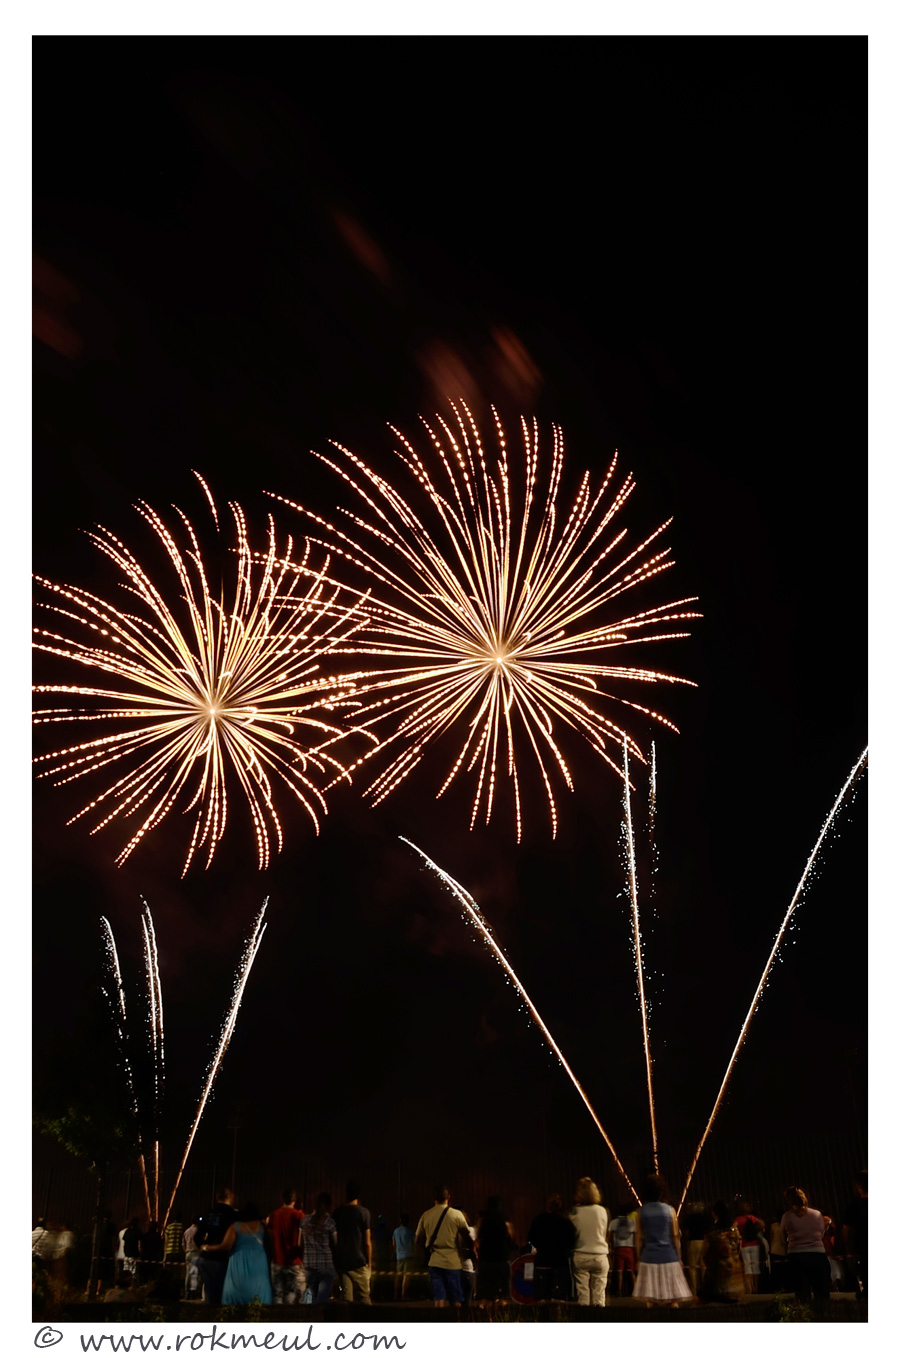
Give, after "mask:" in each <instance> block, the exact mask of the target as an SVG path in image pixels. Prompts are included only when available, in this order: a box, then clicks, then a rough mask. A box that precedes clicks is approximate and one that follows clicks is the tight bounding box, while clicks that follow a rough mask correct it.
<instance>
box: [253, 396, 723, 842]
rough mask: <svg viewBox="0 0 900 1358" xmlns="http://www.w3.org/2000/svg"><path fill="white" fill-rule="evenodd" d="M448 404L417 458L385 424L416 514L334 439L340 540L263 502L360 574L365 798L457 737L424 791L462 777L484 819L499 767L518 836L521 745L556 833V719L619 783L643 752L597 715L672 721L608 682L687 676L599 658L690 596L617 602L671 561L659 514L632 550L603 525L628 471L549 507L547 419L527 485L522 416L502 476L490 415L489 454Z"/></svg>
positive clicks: (390, 786)
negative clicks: (544, 458)
mask: <svg viewBox="0 0 900 1358" xmlns="http://www.w3.org/2000/svg"><path fill="white" fill-rule="evenodd" d="M450 404H451V406H452V409H453V413H454V416H455V417H456V426H454V427H453V428H451V426H450V424H448V423H447V422H446V421H445V420H444V419H443V418H442V417H441V416H438V417H437V423H436V425H435V426H434V427H432V426H431V425H429V424H428V423H427V422H426V421H425V420H423V421H422V423H423V424H424V426H425V429H426V431H427V434H428V438H429V440H430V444H431V451H430V462H428V461H426V460H425V459H424V458H423V457H421V456H420V455H419V453H418V452H417V451H416V449H415V448H414V447H413V446H412V444H411V443H410V442H409V441H408V440H407V439H406V438H405V437H404V436H403V434H401V433H400V431H399V430H397V429H393V427H392V426H391V428H392V429H393V433H394V434H395V435H396V436H397V438H398V439H399V441H400V445H401V446H400V448H398V449H397V453H398V456H399V457H400V460H401V461H402V462H403V463H404V465H405V467H406V468H407V470H408V471H409V472H410V473H411V474H412V477H413V478H414V480H415V482H416V483H417V485H418V493H419V495H420V497H423V498H424V503H425V507H426V516H425V518H420V517H419V514H418V513H417V511H416V510H415V509H414V508H413V507H412V506H411V505H410V503H409V502H408V501H407V500H406V499H405V498H404V497H403V495H401V493H400V492H399V491H398V490H397V489H396V488H395V487H394V486H393V485H391V484H390V482H388V481H387V480H385V479H384V478H383V477H381V476H379V475H378V474H377V473H376V472H374V471H373V470H372V469H371V468H370V467H368V466H367V465H366V463H364V462H363V461H362V460H361V459H360V458H358V457H357V456H356V455H355V454H353V453H352V452H350V450H349V449H347V448H345V447H343V446H342V445H341V444H339V443H333V447H334V448H335V449H336V450H337V453H338V454H339V460H335V459H334V458H332V457H324V456H322V455H320V454H314V456H316V457H318V458H319V460H320V461H321V462H323V463H324V464H325V465H326V466H328V467H329V468H331V470H332V471H334V472H335V473H336V474H337V475H338V476H340V477H341V478H342V480H343V481H344V482H345V483H346V484H347V485H348V486H349V487H350V489H351V491H352V492H353V493H354V495H355V496H358V497H359V500H360V501H361V502H362V505H361V512H359V513H357V512H354V511H353V510H352V509H343V508H342V509H340V511H339V512H340V513H341V514H343V515H344V516H345V518H344V523H345V525H346V528H347V531H344V530H343V529H341V528H339V527H336V526H335V525H334V524H332V523H330V522H328V521H327V520H325V519H323V518H321V517H320V516H319V515H317V514H314V513H312V512H311V511H309V510H307V509H305V508H304V507H303V506H302V505H299V504H297V503H295V502H294V501H291V500H288V499H286V498H285V497H284V496H281V495H273V497H272V498H274V499H276V500H279V501H281V502H282V503H284V504H287V505H290V506H291V507H292V508H294V509H296V510H298V511H299V512H300V513H301V514H303V515H304V516H305V517H306V518H307V519H311V520H313V522H314V523H316V524H317V525H319V528H320V529H321V530H323V534H322V537H321V538H314V539H313V541H317V542H318V543H319V544H320V545H321V546H323V547H325V548H327V550H328V551H330V552H333V553H334V554H336V555H340V556H342V557H344V558H345V559H346V560H347V561H348V562H350V563H352V565H353V566H354V567H355V568H358V569H359V570H360V571H361V572H362V574H363V577H364V578H366V579H367V580H368V581H370V582H373V583H372V590H373V594H374V595H375V596H376V597H373V598H370V599H369V600H368V601H367V602H366V603H365V604H364V605H361V606H362V607H363V608H364V611H365V613H366V616H367V618H368V620H369V626H368V627H367V629H366V631H365V633H363V635H362V636H361V637H360V639H359V641H358V643H357V644H356V645H354V646H353V647H352V648H351V647H348V648H346V650H347V652H348V653H350V654H353V655H357V656H361V657H366V658H368V659H369V660H374V662H375V664H374V667H373V668H372V669H370V670H368V671H367V672H366V673H365V674H364V675H360V676H359V684H358V687H357V689H356V692H355V695H354V696H355V698H357V699H363V701H362V703H361V705H360V707H359V709H358V710H357V711H356V713H355V720H356V721H358V722H359V724H360V725H361V726H362V727H364V728H366V729H368V728H372V727H374V728H378V729H379V730H381V729H382V728H383V727H386V728H387V733H386V734H385V735H383V736H382V739H381V743H380V746H379V747H378V748H381V749H386V750H388V752H389V759H388V762H387V765H386V767H384V768H383V770H382V771H381V772H380V773H379V774H378V775H377V776H375V777H374V779H373V781H372V782H371V783H370V785H369V788H368V792H369V794H370V795H371V796H372V798H373V801H374V803H376V804H377V803H378V802H379V801H381V800H382V799H383V798H384V797H387V796H388V795H389V794H390V793H391V792H392V791H393V790H394V789H395V788H396V787H397V786H398V785H399V784H400V783H401V782H402V781H403V780H404V779H405V778H407V777H408V776H409V774H410V773H411V772H412V770H413V769H414V768H415V767H416V766H417V765H418V764H419V763H420V761H421V760H422V759H423V758H424V757H425V754H426V750H427V747H428V746H429V745H430V744H431V742H433V741H434V740H436V739H437V738H438V737H439V736H440V735H441V734H442V733H444V732H446V731H448V730H449V729H450V728H452V727H456V728H460V729H461V730H462V731H464V732H465V735H464V738H463V741H462V745H461V747H459V749H458V753H457V754H456V756H455V759H454V760H453V762H452V765H451V767H450V769H449V772H448V774H447V776H446V778H445V780H444V782H443V784H442V786H441V787H440V789H439V791H438V794H437V795H438V796H440V795H441V794H442V793H443V792H444V791H446V789H447V788H448V787H449V786H450V784H451V783H452V782H453V781H454V779H455V778H456V777H457V775H459V774H460V773H461V771H463V772H465V773H469V774H471V773H473V771H474V781H475V791H474V797H473V802H472V811H471V825H474V824H475V821H476V819H477V818H478V817H479V815H483V816H484V819H485V822H487V821H489V820H490V818H491V813H492V810H493V807H494V801H495V795H496V793H497V787H498V779H499V777H500V774H501V772H502V770H503V766H504V765H505V772H506V776H507V778H508V780H509V782H510V783H511V784H512V793H513V799H514V803H515V818H516V834H517V838H518V839H519V840H521V836H522V806H521V797H520V786H519V774H518V769H517V762H516V747H517V744H524V746H525V747H526V748H528V749H530V750H531V753H532V755H533V756H534V759H535V761H536V763H537V766H538V769H539V771H540V776H541V778H542V780H543V785H544V791H545V793H546V798H547V804H548V808H549V814H550V822H551V828H552V831H553V834H554V835H555V834H556V827H557V809H556V800H555V796H554V791H553V785H552V783H551V774H554V776H556V775H559V776H561V778H562V781H563V782H564V783H565V785H566V786H567V787H568V788H569V789H571V788H572V787H573V783H572V776H571V774H570V771H569V768H568V765H567V763H566V760H565V757H564V755H563V752H562V749H561V747H560V744H559V735H558V730H555V729H554V723H555V724H556V727H557V728H558V729H559V730H561V731H562V732H563V733H564V734H565V733H567V732H569V731H573V732H576V733H577V734H579V735H580V736H581V737H583V738H584V739H585V740H586V741H587V742H588V744H589V745H590V747H591V748H592V749H593V750H594V751H595V752H596V753H597V754H599V755H600V756H601V758H603V759H604V760H606V762H607V763H608V764H609V766H610V767H611V768H612V769H613V770H614V772H615V773H616V774H617V776H621V769H620V767H619V764H618V761H617V759H616V757H615V756H616V750H617V747H618V745H619V744H620V743H621V742H622V741H625V742H626V743H627V744H628V745H629V747H630V749H631V752H632V755H633V756H634V757H635V758H638V759H641V760H643V759H644V756H643V754H642V753H641V751H640V749H639V748H638V746H637V744H636V742H635V741H634V740H633V739H632V737H631V736H630V735H628V733H627V732H626V731H624V730H623V729H622V728H621V727H620V726H619V725H618V724H617V723H616V722H615V721H614V720H612V718H611V717H610V716H608V715H607V713H606V711H605V710H604V709H605V708H607V707H608V706H609V704H610V703H621V704H624V705H625V706H626V707H629V708H633V709H636V710H637V711H639V712H641V713H643V714H645V715H649V716H651V717H653V718H654V719H655V720H657V721H659V722H662V723H663V724H664V725H666V726H670V727H671V726H672V723H671V722H670V721H668V720H667V719H666V718H665V717H663V716H661V715H660V714H659V713H658V712H654V711H651V710H650V709H648V708H646V707H643V706H642V705H641V704H640V703H637V702H634V701H632V700H630V699H627V698H625V697H623V696H621V694H619V693H613V692H609V691H607V690H608V688H609V687H610V686H611V687H613V688H616V687H617V686H620V685H621V683H622V682H623V681H624V682H627V683H634V682H638V683H648V684H658V683H667V684H673V683H690V682H691V681H689V680H686V679H680V678H678V677H676V676H675V675H671V674H664V673H661V672H660V671H658V670H652V669H645V668H641V667H633V666H627V665H621V664H608V663H601V660H602V659H603V656H604V653H605V652H607V651H610V650H613V651H621V650H622V649H623V648H624V647H627V646H634V645H638V644H642V643H644V642H654V641H665V640H673V639H675V638H679V637H684V636H686V635H688V634H687V633H686V632H684V631H681V630H674V631H673V630H668V629H669V625H670V624H673V623H675V624H680V623H682V622H683V621H684V620H686V619H690V618H696V617H699V616H700V614H698V613H695V612H685V611H683V606H684V605H686V604H690V603H694V602H695V599H694V598H685V599H678V600H675V601H674V602H672V603H669V604H664V605H662V606H657V607H653V608H649V609H644V610H640V611H638V612H632V613H629V612H627V610H623V609H622V606H621V603H620V602H619V603H617V602H616V601H617V600H620V596H623V595H625V594H627V593H628V591H630V590H633V589H635V588H637V587H638V586H641V585H643V584H645V583H647V582H649V581H650V580H651V579H653V578H654V577H655V576H657V575H659V574H660V573H661V572H663V571H665V570H668V569H669V567H670V566H671V565H672V564H673V562H672V561H671V560H670V559H669V548H659V546H658V543H657V539H658V538H659V536H660V535H661V534H662V533H663V532H664V530H665V529H666V528H667V527H668V523H669V522H671V520H669V521H668V522H667V523H664V524H662V525H661V526H660V527H659V528H657V529H656V531H655V532H653V533H651V534H650V535H649V536H648V537H646V538H644V539H643V541H641V542H639V543H638V544H637V545H636V546H634V547H631V548H630V549H629V547H628V546H626V545H625V538H626V533H627V530H626V529H625V528H619V527H618V524H617V523H615V522H614V521H615V520H616V516H617V515H618V514H619V513H620V511H621V510H622V508H623V506H624V505H625V503H626V501H627V500H628V498H629V497H630V495H631V493H632V491H633V490H634V487H635V482H634V478H633V477H632V475H631V474H630V473H629V474H628V475H626V476H624V477H623V478H622V479H621V482H620V484H619V485H618V489H615V487H614V484H613V483H614V478H615V474H616V466H617V459H618V454H616V456H615V457H613V459H612V462H611V463H610V466H609V469H608V470H607V472H606V474H605V477H604V478H603V479H602V480H601V481H600V483H599V485H596V484H594V485H592V483H591V479H590V474H589V473H587V472H585V473H584V475H583V477H582V479H581V483H580V486H579V488H578V491H577V493H576V495H575V498H574V500H573V501H572V504H571V508H570V509H569V510H568V512H566V511H565V510H564V509H563V507H562V505H561V504H560V486H561V483H562V475H563V435H562V430H561V429H560V428H559V427H558V426H557V425H554V426H553V437H552V446H551V451H550V454H549V463H550V472H549V477H548V478H546V480H542V479H541V478H539V467H540V459H539V455H538V442H539V440H538V427H537V424H536V423H533V424H532V425H531V426H529V425H528V424H527V423H526V422H525V420H524V419H523V420H522V422H521V429H522V438H523V444H524V459H522V460H518V461H519V465H518V466H517V467H516V468H513V467H512V466H511V464H510V462H509V460H508V457H507V443H506V436H505V434H504V431H503V427H502V425H501V423H500V420H499V417H498V415H497V412H496V410H493V417H494V424H495V433H496V439H497V445H498V449H499V451H498V453H497V454H496V455H495V456H494V457H493V458H492V459H490V460H489V458H488V455H487V454H486V452H485V449H484V446H483V444H482V438H481V434H480V433H479V430H478V427H477V425H476V423H475V421H474V419H473V417H472V414H471V412H470V411H469V408H468V407H467V406H466V405H465V403H464V402H460V405H459V408H458V407H457V405H455V404H453V403H452V402H451V403H450ZM522 461H524V469H523V468H522ZM433 473H434V474H433ZM539 482H540V485H539ZM426 519H427V520H428V521H429V522H428V523H426ZM672 729H675V728H674V727H673V728H672ZM374 753H376V751H375V750H370V751H369V752H367V753H366V754H365V755H363V756H362V757H361V758H360V759H358V760H357V761H356V764H354V765H351V769H352V768H356V767H357V766H358V765H359V764H362V763H363V762H365V761H366V760H368V759H369V757H370V755H372V754H374Z"/></svg>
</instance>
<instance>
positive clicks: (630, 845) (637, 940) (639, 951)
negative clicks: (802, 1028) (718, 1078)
mask: <svg viewBox="0 0 900 1358" xmlns="http://www.w3.org/2000/svg"><path fill="white" fill-rule="evenodd" d="M622 758H623V765H622V783H623V793H622V803H623V806H624V808H625V845H626V852H627V856H628V896H629V900H630V902H631V927H632V931H633V942H634V967H635V972H636V974H637V984H638V999H639V1001H640V1006H641V1029H642V1031H643V1035H644V1064H645V1066H646V1070H647V1102H648V1104H649V1108H650V1133H651V1136H652V1139H653V1169H654V1171H655V1172H656V1173H658V1172H659V1153H658V1150H657V1145H656V1103H655V1101H654V1098H653V1062H652V1061H651V1059H650V1027H649V1024H648V1022H647V997H646V994H645V991H644V960H643V951H644V945H643V940H642V938H641V917H640V911H639V910H638V882H637V863H636V861H635V853H634V826H633V824H632V820H631V783H630V780H629V777H628V745H627V743H626V742H625V741H623V742H622Z"/></svg>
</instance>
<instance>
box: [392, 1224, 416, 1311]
mask: <svg viewBox="0 0 900 1358" xmlns="http://www.w3.org/2000/svg"><path fill="white" fill-rule="evenodd" d="M391 1244H392V1246H393V1249H394V1255H395V1268H394V1301H398V1300H399V1301H406V1294H407V1292H408V1290H409V1280H410V1278H411V1277H412V1275H413V1274H414V1273H415V1271H416V1239H415V1236H414V1235H413V1232H412V1228H411V1227H410V1224H409V1213H408V1212H404V1213H403V1214H402V1215H401V1217H400V1225H399V1226H398V1227H397V1229H396V1230H395V1231H394V1234H393V1235H392V1236H391Z"/></svg>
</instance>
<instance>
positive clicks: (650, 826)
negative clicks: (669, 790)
mask: <svg viewBox="0 0 900 1358" xmlns="http://www.w3.org/2000/svg"><path fill="white" fill-rule="evenodd" d="M647 857H648V859H649V862H650V891H649V896H650V899H651V900H652V899H653V897H654V896H655V894H656V741H655V740H651V742H650V794H649V797H648V801H647Z"/></svg>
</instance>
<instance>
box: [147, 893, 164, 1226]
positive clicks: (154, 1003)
mask: <svg viewBox="0 0 900 1358" xmlns="http://www.w3.org/2000/svg"><path fill="white" fill-rule="evenodd" d="M141 931H142V934H143V938H144V968H145V971H146V974H147V1011H148V1017H149V1030H150V1031H149V1040H150V1062H151V1069H152V1071H153V1201H154V1211H153V1220H154V1221H158V1220H159V1110H160V1104H161V1101H162V1095H163V1089H164V1086H165V1050H164V1035H163V1006H162V983H161V982H160V979H159V953H158V951H157V947H156V930H155V929H154V928H153V916H152V915H151V914H150V907H149V906H148V904H147V902H146V901H144V911H143V914H142V915H141Z"/></svg>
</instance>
